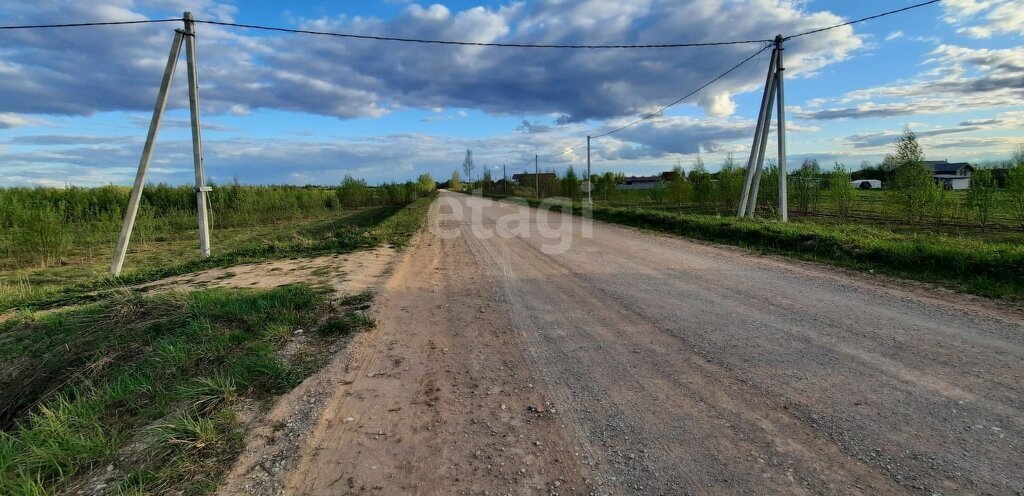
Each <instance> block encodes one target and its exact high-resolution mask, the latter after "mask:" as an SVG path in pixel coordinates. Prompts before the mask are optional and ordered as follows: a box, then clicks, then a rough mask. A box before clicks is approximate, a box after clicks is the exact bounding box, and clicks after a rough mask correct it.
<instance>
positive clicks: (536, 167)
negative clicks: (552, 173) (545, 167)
mask: <svg viewBox="0 0 1024 496" xmlns="http://www.w3.org/2000/svg"><path fill="white" fill-rule="evenodd" d="M533 182H534V184H536V185H537V186H536V187H537V198H540V160H539V158H538V156H537V154H534V155H533Z"/></svg>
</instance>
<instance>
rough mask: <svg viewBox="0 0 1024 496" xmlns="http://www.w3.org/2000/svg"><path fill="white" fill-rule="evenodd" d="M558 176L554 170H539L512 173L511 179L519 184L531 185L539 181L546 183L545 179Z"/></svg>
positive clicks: (548, 179)
mask: <svg viewBox="0 0 1024 496" xmlns="http://www.w3.org/2000/svg"><path fill="white" fill-rule="evenodd" d="M557 179H558V176H556V175H555V173H554V172H541V173H540V174H530V173H527V172H524V173H522V174H512V180H513V181H515V182H516V184H518V185H520V186H527V187H533V186H535V185H536V184H537V182H538V181H539V182H540V183H541V184H546V183H545V182H546V181H555V180H557Z"/></svg>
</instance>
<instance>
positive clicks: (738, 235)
mask: <svg viewBox="0 0 1024 496" xmlns="http://www.w3.org/2000/svg"><path fill="white" fill-rule="evenodd" d="M527 201H528V202H529V203H530V204H531V205H534V206H536V205H537V204H538V203H539V202H538V201H537V200H534V199H528V200H527ZM573 212H574V213H575V214H577V215H579V214H581V212H582V208H581V206H580V204H579V203H576V204H574V206H573ZM593 217H594V219H596V220H602V221H606V222H614V223H618V224H625V225H630V226H635V227H640V228H644V229H650V230H654V231H660V232H665V233H669V234H675V235H680V236H686V237H689V238H695V239H701V240H705V241H712V242H716V243H722V244H729V245H735V246H741V247H744V248H748V249H751V250H755V251H758V252H764V253H776V254H782V255H787V256H792V257H796V258H801V259H807V260H814V261H820V262H825V263H830V264H833V265H838V266H842V267H848V268H853V269H859V270H876V271H880V272H884V273H888V274H891V275H895V276H899V277H904V278H909V279H916V280H922V281H927V282H934V283H939V284H943V285H946V286H948V287H951V288H954V289H956V290H958V291H962V292H967V293H972V294H977V295H982V296H988V297H993V298H1001V299H1006V300H1010V301H1021V300H1024V245H1021V244H1020V243H1018V242H1001V241H987V240H978V239H975V238H973V237H967V236H951V235H947V234H943V233H932V232H927V231H916V232H894V231H893V230H892V229H886V228H883V227H876V226H870V225H861V224H855V223H838V222H830V223H820V222H816V221H814V220H812V219H797V220H795V221H793V222H789V223H781V222H778V221H773V220H757V219H737V218H735V217H731V216H724V217H719V216H712V215H700V214H685V213H676V212H668V211H664V210H655V209H645V208H639V207H633V208H619V207H602V206H597V207H595V208H594V211H593Z"/></svg>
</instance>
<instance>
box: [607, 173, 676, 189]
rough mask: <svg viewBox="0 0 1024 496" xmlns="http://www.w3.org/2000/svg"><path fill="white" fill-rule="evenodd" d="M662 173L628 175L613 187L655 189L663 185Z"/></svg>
mask: <svg viewBox="0 0 1024 496" xmlns="http://www.w3.org/2000/svg"><path fill="white" fill-rule="evenodd" d="M666 182H668V181H666V180H665V176H664V175H657V176H630V177H627V178H626V179H625V180H623V182H622V183H620V184H616V185H615V189H656V188H661V187H663V186H665V183H666Z"/></svg>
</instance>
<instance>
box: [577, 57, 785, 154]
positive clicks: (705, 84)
mask: <svg viewBox="0 0 1024 496" xmlns="http://www.w3.org/2000/svg"><path fill="white" fill-rule="evenodd" d="M771 47H772V45H765V46H763V47H761V49H760V50H758V51H756V52H754V53H753V54H751V55H750V56H749V57H747V58H745V59H743V60H742V61H741V62H740V63H738V64H736V65H734V66H732V67H730V68H729V70H727V71H725V72H723V73H721V74H719V75H717V76H715V78H714V79H712V80H710V81H708V82H706V83H704V84H702V85H700V86H699V87H698V88H697V89H695V90H693V91H691V92H689V93H687V94H685V95H683V96H682V97H680V98H677V99H676V100H675V101H673V102H672V103H670V104H668V105H665V106H664V107H661V108H660V109H658V110H657V111H655V112H651V113H649V114H647V115H645V116H643V117H641V118H639V119H637V120H635V121H633V122H630V123H629V124H626V125H624V126H619V127H617V128H615V129H612V130H611V131H607V132H604V133H601V134H598V135H596V136H591V138H600V137H603V136H608V135H609V134H614V133H617V132H619V131H622V130H623V129H626V128H630V127H633V126H635V125H637V124H639V123H641V122H643V121H646V120H647V119H650V118H652V117H654V116H657V115H661V113H662V112H664V111H666V110H668V109H669V108H672V107H674V106H676V105H678V104H680V103H682V102H683V101H684V100H686V99H687V98H690V97H691V96H693V95H696V94H697V93H698V92H700V91H701V90H703V89H704V88H707V87H708V86H711V85H712V84H714V83H715V82H716V81H718V80H719V79H722V78H724V77H725V76H728V75H729V74H730V73H732V72H733V71H735V70H736V69H739V68H740V67H742V66H743V64H746V63H747V62H750V61H751V60H753V59H754V57H757V56H758V55H761V53H762V52H764V51H765V50H767V49H769V48H771Z"/></svg>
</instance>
